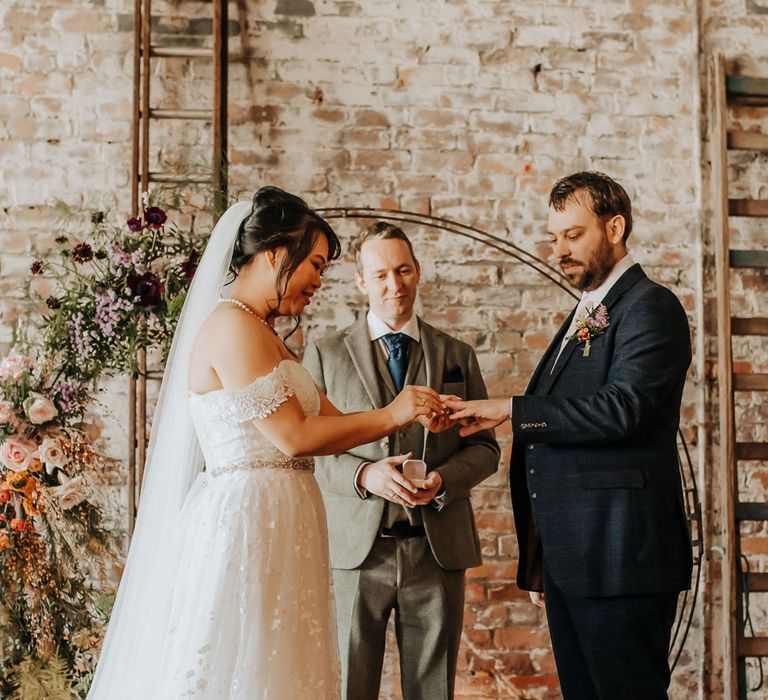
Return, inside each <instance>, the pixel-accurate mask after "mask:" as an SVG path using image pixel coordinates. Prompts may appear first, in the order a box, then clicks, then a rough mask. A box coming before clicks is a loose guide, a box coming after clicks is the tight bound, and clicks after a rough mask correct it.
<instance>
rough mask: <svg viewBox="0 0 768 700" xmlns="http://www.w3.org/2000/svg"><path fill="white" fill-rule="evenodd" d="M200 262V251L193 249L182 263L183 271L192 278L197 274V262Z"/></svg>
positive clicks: (187, 276) (188, 277)
mask: <svg viewBox="0 0 768 700" xmlns="http://www.w3.org/2000/svg"><path fill="white" fill-rule="evenodd" d="M198 262H200V253H198V252H197V251H196V250H193V251H192V252H191V253H190V254H189V257H188V258H187V259H186V260H185V261H184V262H183V263H181V271H182V272H183V273H184V277H186V278H187V279H188V280H191V279H192V278H193V277H194V276H195V271H196V270H197V263H198Z"/></svg>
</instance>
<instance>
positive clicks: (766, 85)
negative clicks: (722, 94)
mask: <svg viewBox="0 0 768 700" xmlns="http://www.w3.org/2000/svg"><path fill="white" fill-rule="evenodd" d="M725 85H726V89H727V90H728V95H729V96H731V95H734V96H735V95H740V96H747V95H749V96H757V97H768V78H750V77H749V76H747V75H729V76H726V78H725Z"/></svg>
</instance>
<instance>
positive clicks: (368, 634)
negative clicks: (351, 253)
mask: <svg viewBox="0 0 768 700" xmlns="http://www.w3.org/2000/svg"><path fill="white" fill-rule="evenodd" d="M419 330H420V334H421V342H419V343H416V342H412V343H411V344H410V349H409V362H408V370H407V374H406V379H405V383H406V384H422V385H429V386H431V387H433V388H434V389H435V390H436V391H438V392H440V393H444V394H456V395H458V396H462V397H466V398H468V399H484V398H487V392H486V389H485V384H484V382H483V379H482V376H481V374H480V369H479V367H478V364H477V358H476V357H475V353H474V351H473V350H472V348H470V347H469V346H468V345H467V344H465V343H463V342H461V341H459V340H457V339H455V338H452V337H450V336H448V335H446V334H445V333H443V332H441V331H439V330H437V329H436V328H433V327H432V326H430V325H428V324H427V323H425V322H424V321H422V320H421V319H419ZM304 364H305V366H306V367H307V369H308V370H309V372H310V373H311V374H312V375H313V377H314V378H315V380H316V382H317V383H318V385H319V386H320V387H321V388H322V389H323V390H324V391H325V392H326V393H327V395H328V397H329V398H330V400H331V401H332V402H333V403H334V404H335V405H336V406H337V407H338V408H339V409H340V410H341V411H344V412H345V413H348V412H355V411H366V410H370V409H371V408H381V407H383V406H385V405H386V404H388V403H389V402H390V401H392V399H394V397H395V395H396V390H395V385H394V382H393V380H392V377H391V376H390V373H389V370H388V369H387V365H386V360H385V358H384V357H383V356H382V354H381V352H380V351H379V349H378V347H377V344H376V342H372V341H371V340H370V337H369V333H368V327H367V323H366V318H365V316H362V318H361V319H360V320H358V321H357V322H356V323H354V324H353V325H352V326H350V327H349V328H347V329H345V330H343V331H340V332H339V333H336V334H334V335H331V336H329V337H327V338H323V339H322V340H319V341H317V342H316V343H310V344H309V345H308V347H307V349H306V353H305V356H304ZM409 451H412V452H413V457H414V458H415V459H417V458H422V456H423V459H424V460H425V461H426V463H427V465H428V469H430V470H433V469H434V470H437V471H439V472H440V475H441V476H442V479H443V488H444V493H441V495H440V499H439V503H437V502H433V503H432V504H430V505H428V506H419V507H417V508H415V509H412V510H410V509H405V508H403V507H402V506H398V505H395V504H392V503H390V502H388V501H385V500H384V499H382V498H380V497H378V496H376V495H373V494H369V495H368V497H367V498H362V497H361V495H360V493H359V492H358V490H357V489H356V487H355V476H356V473H357V470H358V467H359V466H360V464H361V462H363V461H365V462H375V461H378V460H380V459H384V458H385V457H388V456H391V455H397V454H404V453H406V452H409ZM498 461H499V447H498V444H497V443H496V440H495V438H494V436H493V433H492V432H491V431H484V432H481V433H478V434H477V435H474V436H472V437H469V438H461V437H460V436H459V434H458V429H457V428H453V429H451V430H449V431H446V432H444V433H440V434H431V433H428V432H427V431H425V429H424V428H423V427H422V426H421V425H419V424H414V425H411V426H410V427H408V428H406V429H403V430H399V431H397V432H396V433H394V434H392V435H390V436H389V437H388V438H384V439H382V440H379V441H376V442H372V443H369V444H367V445H362V446H360V447H357V448H355V449H353V450H351V451H349V452H347V453H344V454H339V455H335V456H332V457H321V458H318V459H317V460H316V476H317V480H318V483H319V484H320V488H321V489H322V492H323V498H324V500H325V506H326V511H327V516H328V530H329V541H330V550H331V566H332V567H333V570H334V571H333V574H334V586H335V591H336V606H337V617H338V626H339V644H340V648H341V649H340V650H341V661H342V675H343V693H342V695H343V697H344V698H345V699H346V700H369V699H371V700H373V699H375V698H377V697H378V692H379V685H380V677H381V668H382V661H383V657H384V647H385V631H386V626H387V621H388V619H389V615H390V612H391V611H392V610H394V611H395V631H396V636H397V643H398V649H399V653H400V671H401V679H402V686H403V694H404V697H405V698H406V700H416V699H417V698H419V699H424V700H427V699H428V700H440V699H442V698H452V697H453V686H454V675H455V667H456V660H457V657H458V648H459V642H460V639H461V630H462V615H463V608H464V570H465V569H466V568H468V567H472V566H477V565H478V564H480V563H481V557H480V543H479V539H478V536H477V532H476V530H475V522H474V515H473V512H472V506H471V503H470V498H469V497H470V491H471V489H472V487H473V486H475V485H477V484H478V483H480V482H481V481H482V480H483V479H485V478H486V477H488V476H489V475H490V474H492V473H494V472H495V471H496V469H497V467H498ZM397 520H408V521H410V523H411V524H412V525H423V526H424V529H425V531H426V537H425V536H420V537H412V538H408V539H400V538H389V537H382V536H381V533H380V528H381V526H385V527H389V526H391V525H392V524H393V522H394V521H397Z"/></svg>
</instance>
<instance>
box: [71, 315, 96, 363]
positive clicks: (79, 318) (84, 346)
mask: <svg viewBox="0 0 768 700" xmlns="http://www.w3.org/2000/svg"><path fill="white" fill-rule="evenodd" d="M84 326H85V316H83V312H82V311H78V312H77V313H76V314H75V315H74V316H73V317H72V318H71V319H69V320H68V321H67V337H68V338H69V344H70V345H71V346H72V349H73V350H74V351H75V352H76V353H77V354H79V355H87V354H88V352H89V351H90V349H91V340H90V338H89V337H88V331H86V330H85V328H84Z"/></svg>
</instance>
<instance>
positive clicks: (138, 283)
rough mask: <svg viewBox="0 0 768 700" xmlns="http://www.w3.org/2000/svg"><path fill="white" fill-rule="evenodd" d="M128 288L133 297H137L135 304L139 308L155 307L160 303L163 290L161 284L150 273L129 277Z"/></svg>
mask: <svg viewBox="0 0 768 700" xmlns="http://www.w3.org/2000/svg"><path fill="white" fill-rule="evenodd" d="M128 287H129V288H130V290H131V293H132V294H133V295H134V296H135V297H139V300H138V301H137V302H136V303H137V304H138V305H139V306H157V305H158V304H159V303H160V302H161V301H162V297H163V291H164V289H165V287H164V286H163V283H162V282H161V281H160V280H159V279H158V278H157V277H156V276H155V275H153V274H152V273H151V272H145V273H144V274H143V275H131V276H130V277H129V278H128Z"/></svg>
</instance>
